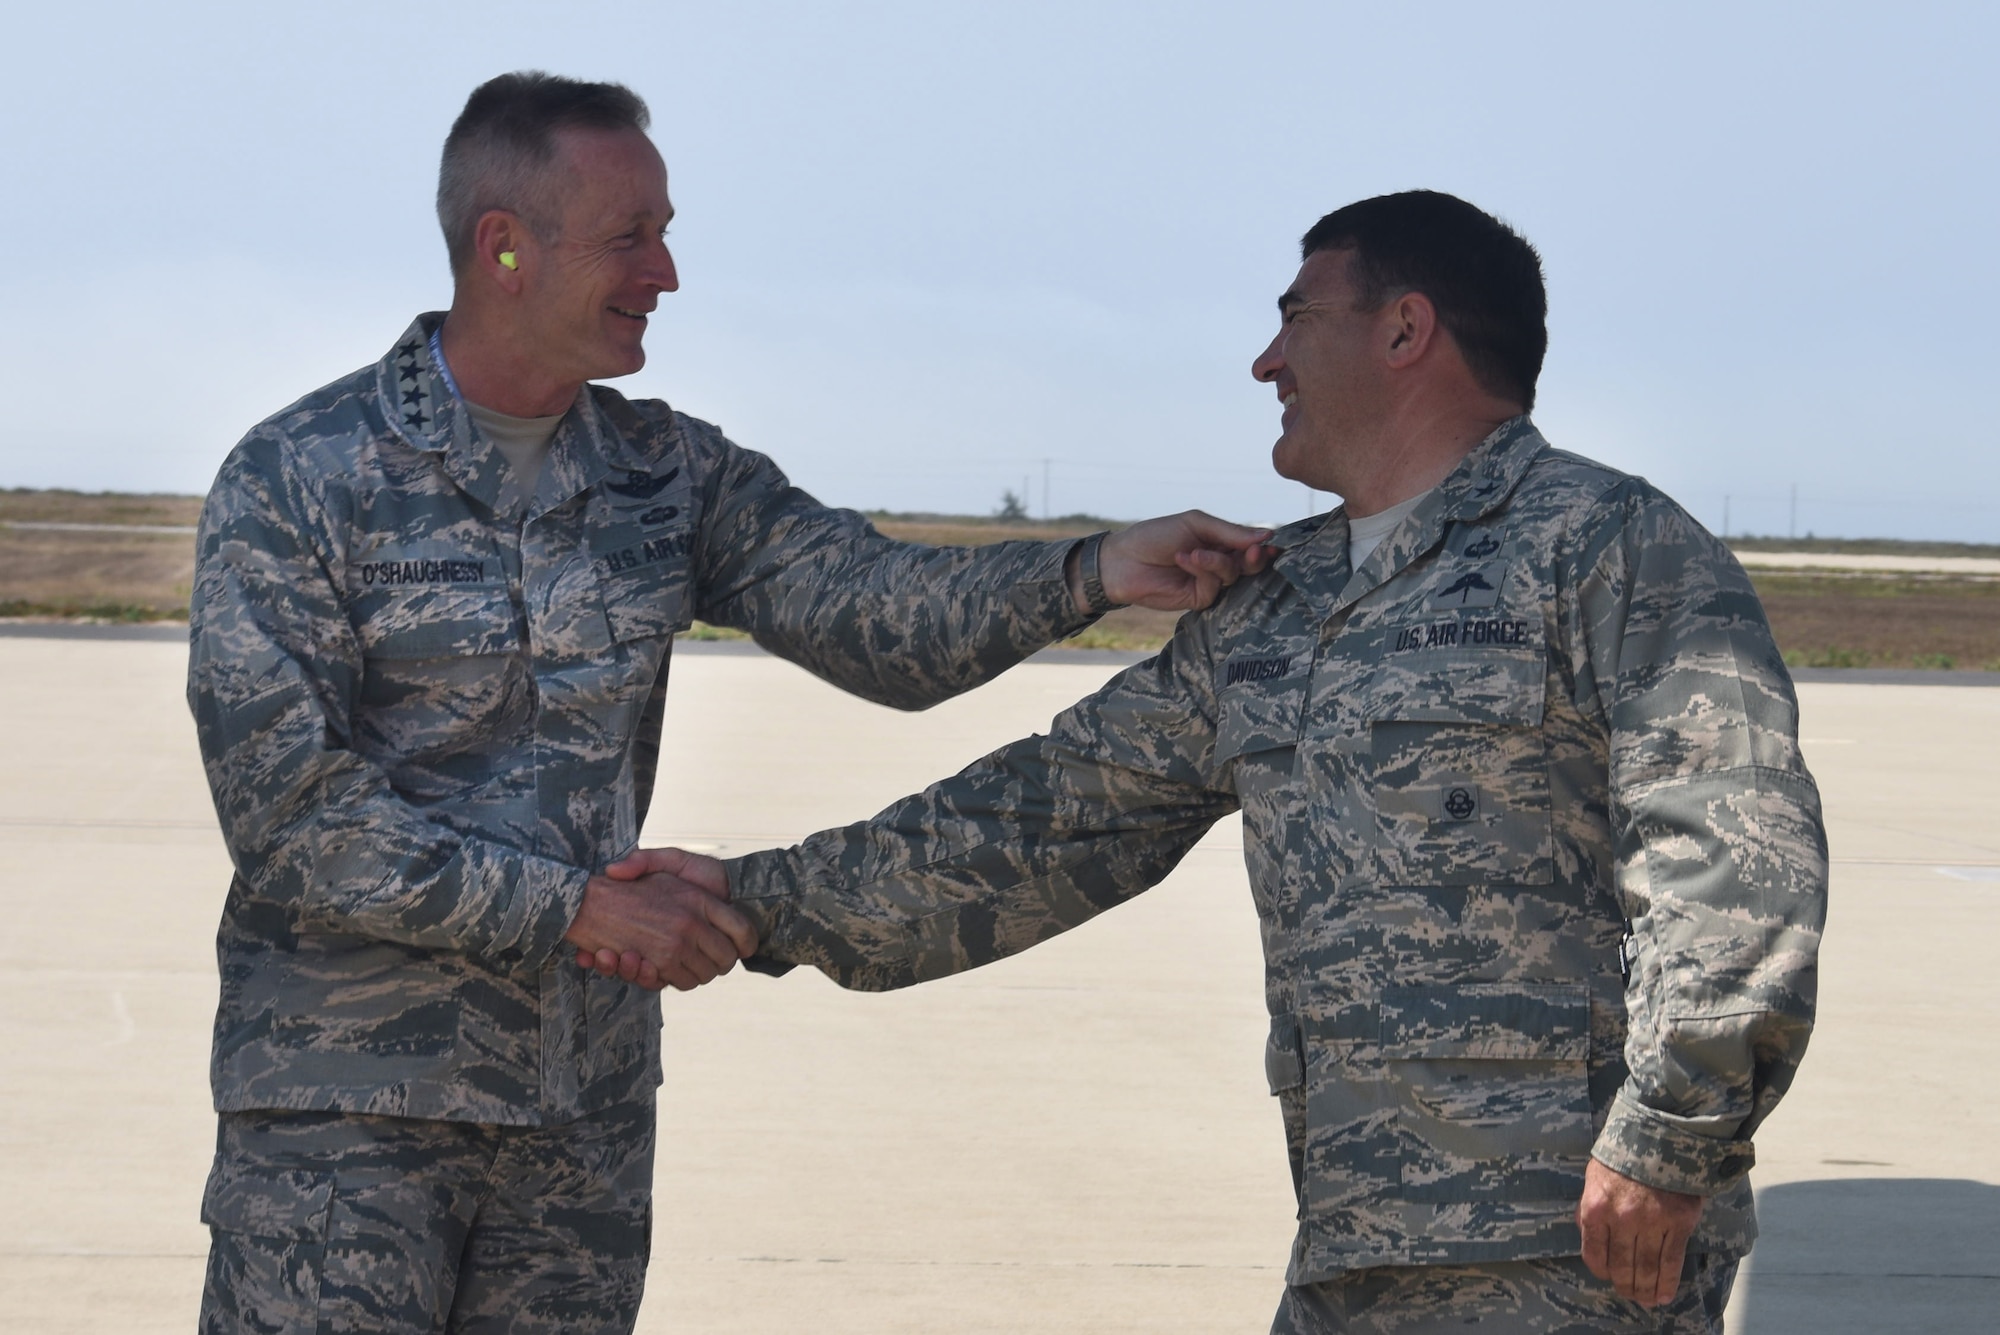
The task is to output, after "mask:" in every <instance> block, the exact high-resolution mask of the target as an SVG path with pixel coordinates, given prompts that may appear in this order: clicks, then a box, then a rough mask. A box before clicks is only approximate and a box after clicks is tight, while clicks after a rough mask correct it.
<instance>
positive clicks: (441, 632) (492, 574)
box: [347, 543, 520, 659]
mask: <svg viewBox="0 0 2000 1335" xmlns="http://www.w3.org/2000/svg"><path fill="white" fill-rule="evenodd" d="M347 586H348V606H349V609H350V610H349V615H350V617H351V618H352V621H353V625H354V633H355V637H356V639H357V640H359V641H360V645H361V652H362V655H363V656H364V657H366V658H370V659H426V658H470V657H476V656H481V655H488V654H507V653H512V652H514V650H515V649H516V648H517V647H518V646H519V644H520V636H519V634H518V632H517V630H516V627H515V619H514V606H513V601H512V599H511V598H510V597H509V596H508V593H507V577H506V575H505V573H504V572H503V571H502V569H501V565H500V558H499V554H498V553H497V552H493V551H491V550H470V551H468V550H464V549H461V548H458V547H455V546H449V545H446V544H440V543H422V544H416V545H413V546H410V547H399V548H396V549H393V550H382V551H377V552H372V553H369V554H368V555H367V557H366V558H365V559H362V560H357V561H354V562H351V563H350V564H349V566H348V568H347Z"/></svg>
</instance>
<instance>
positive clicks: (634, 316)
mask: <svg viewBox="0 0 2000 1335" xmlns="http://www.w3.org/2000/svg"><path fill="white" fill-rule="evenodd" d="M611 310H612V312H613V313H614V314H618V315H622V316H624V317H625V318H626V319H628V320H644V319H645V318H646V312H645V311H635V310H628V309H627V308H625V307H623V306H613V307H612V308H611Z"/></svg>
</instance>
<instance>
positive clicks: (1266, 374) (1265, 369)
mask: <svg viewBox="0 0 2000 1335" xmlns="http://www.w3.org/2000/svg"><path fill="white" fill-rule="evenodd" d="M1280 337H1282V335H1281V336H1280ZM1284 369H1285V359H1284V356H1283V355H1282V354H1281V353H1279V351H1278V339H1277V338H1273V339H1272V340H1271V344H1270V346H1269V347H1267V348H1265V349H1264V351H1263V352H1261V353H1259V354H1258V355H1257V360H1256V361H1254V362H1251V363H1250V376H1251V378H1252V379H1254V380H1261V381H1263V382H1264V383H1265V384H1267V385H1268V384H1270V383H1271V382H1272V381H1273V380H1276V379H1277V378H1278V372H1280V371H1282V370H1284Z"/></svg>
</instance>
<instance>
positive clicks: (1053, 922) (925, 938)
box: [729, 771, 1221, 991]
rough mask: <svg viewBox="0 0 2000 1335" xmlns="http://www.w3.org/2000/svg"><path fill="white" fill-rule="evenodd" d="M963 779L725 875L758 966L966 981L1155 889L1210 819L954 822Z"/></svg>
mask: <svg viewBox="0 0 2000 1335" xmlns="http://www.w3.org/2000/svg"><path fill="white" fill-rule="evenodd" d="M976 787H977V777H976V776H974V775H972V773H971V772H970V771H969V772H968V774H966V775H961V776H959V779H957V780H952V781H948V782H947V783H946V784H942V785H939V786H937V787H935V788H933V789H931V790H929V791H928V792H926V793H924V794H921V795H919V796H917V797H912V798H907V799H905V800H904V801H902V802H900V803H898V804H897V805H896V806H894V807H891V808H890V809H889V810H887V811H885V812H883V813H882V814H881V815H879V816H877V817H876V818H875V819H874V820H873V821H870V822H866V823H862V824H858V825H852V826H848V827H846V828H845V829H840V830H828V831H823V832H821V833H820V834H816V835H813V836H811V837H810V838H808V839H807V840H806V841H805V842H804V843H802V844H800V845H798V846H796V847H794V848H790V849H779V850H772V851H770V852H765V853H754V854H751V855H750V856H748V857H745V858H739V859H736V860H735V861H733V862H732V863H730V864H729V875H730V902H731V903H732V904H734V905H735V906H736V907H737V908H738V909H739V910H740V911H741V912H743V913H744V914H745V915H746V916H748V917H749V918H750V919H751V921H752V923H753V924H754V925H755V926H756V928H757V931H758V937H759V941H760V945H759V948H758V954H759V956H760V957H761V958H764V959H767V960H774V961H780V962H783V963H787V964H808V965H812V966H813V967H815V968H818V969H819V970H820V971H821V972H823V973H825V974H827V975H828V976H829V977H831V978H833V979H834V980H835V981H837V982H839V983H840V984H841V985H842V986H843V987H850V988H857V989H861V990H864V991H880V990H885V989H888V988H895V987H906V986H909V985H911V984H913V983H919V982H926V981H929V980H931V979H935V978H941V977H945V976H947V975H950V974H954V973H961V972H964V971H965V970H967V969H975V968H978V967H979V966H981V965H984V964H990V963H992V962H994V961H995V960H999V959H1003V958H1005V957H1007V956H1009V955H1014V954H1018V953H1020V952H1021V951H1023V950H1026V949H1028V948H1029V947H1030V946H1033V945H1036V944H1038V943H1040V942H1042V941H1046V940H1048V939H1049V938H1051V937H1054V936H1057V935H1060V934H1061V933H1063V932H1065V931H1068V930H1069V929H1070V928H1072V927H1075V926H1078V925H1079V924H1081V923H1084V922H1087V921H1089V920H1090V919H1091V918H1094V917H1096V916H1097V915H1098V914H1099V913H1101V912H1103V911H1104V910H1106V909H1108V908H1112V907H1114V906H1116V905H1118V904H1120V903H1123V902H1124V901H1125V900H1127V899H1130V898H1132V897H1133V896H1135V895H1137V894H1139V893H1141V892H1142V891H1144V890H1145V889H1147V888H1148V887H1150V886H1152V885H1154V884H1156V883H1158V882H1159V881H1160V880H1161V879H1162V878H1164V877H1165V876H1166V875H1167V874H1168V873H1169V872H1171V871H1172V870H1173V868H1174V867H1175V865H1177V864H1178V863H1179V861H1180V859H1181V858H1182V857H1183V856H1185V854H1186V853H1187V851H1188V849H1190V848H1192V847H1193V846H1194V844H1195V842H1196V841H1197V840H1199V839H1200V838H1201V835H1202V833H1203V832H1204V831H1205V830H1206V829H1207V828H1208V826H1209V825H1210V824H1211V823H1212V822H1213V821H1214V820H1215V819H1216V818H1217V816H1218V815H1219V814H1221V813H1220V811H1219V810H1218V809H1216V808H1215V807H1214V806H1211V805H1210V804H1205V803H1196V804H1189V805H1185V806H1179V807H1171V808H1167V807H1162V808H1152V809H1148V810H1145V811H1142V812H1128V813H1114V812H1110V811H1106V812H1104V813H1102V814H1101V815H1100V817H1099V819H1097V820H1094V821H1092V822H1091V823H1090V824H1089V825H1088V826H1085V827H1072V828H1057V827H1055V826H1054V825H1053V824H1052V823H1050V822H1048V821H1046V820H1041V819H1037V818H1036V816H1035V815H1034V814H1033V813H1029V814H1028V815H1026V816H1025V817H1023V816H1022V815H1021V814H1019V813H1017V812H1008V813H1005V814H1002V813H999V812H996V811H993V810H991V809H986V810H983V811H980V810H977V808H974V809H973V810H968V807H969V806H971V805H972V804H969V803H968V802H966V801H965V799H966V798H967V796H969V795H970V792H969V790H973V789H976Z"/></svg>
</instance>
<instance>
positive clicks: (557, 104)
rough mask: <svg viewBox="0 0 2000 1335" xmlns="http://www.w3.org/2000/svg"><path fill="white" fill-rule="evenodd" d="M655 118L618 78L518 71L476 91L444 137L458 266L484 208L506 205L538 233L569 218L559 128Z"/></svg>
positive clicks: (442, 206) (444, 179)
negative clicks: (588, 79) (559, 163)
mask: <svg viewBox="0 0 2000 1335" xmlns="http://www.w3.org/2000/svg"><path fill="white" fill-rule="evenodd" d="M651 121H652V117H651V114H650V113H648V112H647V110H646V103H645V101H644V100H643V99H642V98H641V97H640V96H639V95H638V94H637V93H635V92H633V91H632V90H631V89H630V88H627V87H626V86H625V85H624V84H619V83H585V82H583V81H582V80H580V79H565V78H563V77H562V76H560V75H556V74H544V73H543V72H542V71H540V70H517V71H516V72H514V73H512V74H503V75H501V76H500V77H499V78H497V79H488V80H487V81H486V82H485V83H482V84H480V85H479V87H477V88H475V89H473V90H472V96H471V97H469V98H467V99H466V101H465V110H463V111H461V112H459V113H458V119H457V120H456V121H454V122H453V123H452V127H451V133H450V134H448V135H446V136H445V140H444V159H443V161H442V162H440V163H439V164H438V192H437V213H438V226H440V227H442V228H443V229H444V245H445V252H446V254H448V255H449V256H450V257H451V271H452V272H453V273H459V272H461V271H463V269H464V268H465V266H466V264H467V263H468V262H469V261H470V260H471V258H472V233H473V229H474V228H475V227H477V226H478V225H479V218H480V215H481V214H484V213H488V212H490V211H492V210H494V209H504V210H506V211H507V212H509V213H513V214H516V215H518V216H519V217H520V219H521V221H522V222H524V223H526V224H527V225H528V228H529V230H530V231H532V232H534V234H535V235H536V236H540V237H548V236H553V235H554V234H555V230H556V227H557V225H558V224H559V223H560V222H561V220H562V185H563V183H562V181H561V180H559V179H558V178H557V174H556V173H555V172H554V171H552V170H551V168H552V167H553V166H554V165H555V162H556V133H557V131H559V130H638V131H641V132H642V133H643V132H644V130H645V129H646V127H647V125H648V124H650V123H651Z"/></svg>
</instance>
